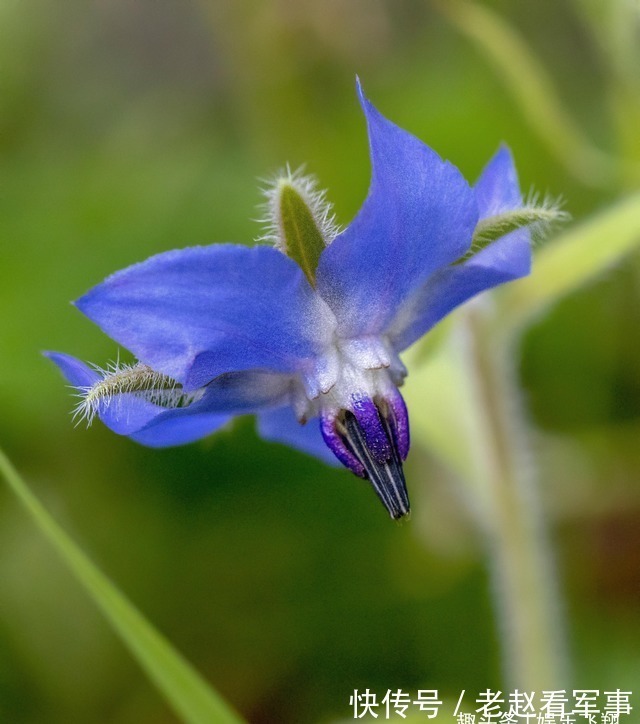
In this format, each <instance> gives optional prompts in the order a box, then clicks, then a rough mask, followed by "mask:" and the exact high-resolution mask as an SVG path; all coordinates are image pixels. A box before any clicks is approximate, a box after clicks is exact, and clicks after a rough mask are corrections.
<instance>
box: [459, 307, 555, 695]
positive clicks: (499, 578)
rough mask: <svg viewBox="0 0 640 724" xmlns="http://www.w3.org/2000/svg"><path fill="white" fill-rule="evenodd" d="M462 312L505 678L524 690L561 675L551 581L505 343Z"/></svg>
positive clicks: (478, 317)
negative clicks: (478, 417) (478, 420)
mask: <svg viewBox="0 0 640 724" xmlns="http://www.w3.org/2000/svg"><path fill="white" fill-rule="evenodd" d="M489 324H490V321H489V320H488V318H487V317H486V316H485V315H484V314H482V310H480V309H475V310H470V314H469V337H468V339H467V343H468V348H467V353H468V358H467V359H468V363H469V368H470V370H469V371H470V374H471V382H472V390H473V393H474V395H475V397H476V400H475V403H476V404H477V405H478V409H480V410H481V411H482V412H483V422H484V425H485V429H484V430H483V431H482V436H483V446H482V447H483V451H484V456H485V459H484V465H483V466H482V467H483V468H484V474H483V477H484V481H483V483H484V484H483V487H484V493H485V495H486V499H485V502H486V515H485V521H484V523H485V530H486V533H487V534H488V538H489V541H490V555H491V563H492V574H493V579H494V589H495V596H496V601H497V607H498V614H499V620H500V622H501V628H502V631H501V633H502V641H503V649H504V652H503V653H504V666H505V678H506V681H507V683H508V684H509V685H512V686H514V687H520V688H525V689H527V690H532V691H541V690H542V689H544V688H558V687H560V686H561V685H562V683H563V682H564V680H565V677H566V668H567V666H566V653H565V651H566V645H565V634H564V631H563V626H562V623H561V611H560V606H559V603H558V600H559V597H558V587H557V583H556V576H555V571H554V566H553V564H552V559H551V555H550V550H549V542H548V535H547V531H546V527H545V525H544V521H543V518H542V515H541V507H540V501H539V494H538V485H537V482H538V481H537V479H536V471H535V467H534V465H533V463H532V460H531V456H530V454H529V450H528V441H527V436H526V424H525V422H526V421H525V416H524V412H523V405H522V401H521V399H520V397H519V393H518V387H517V385H516V383H515V373H514V370H513V368H512V364H511V360H512V359H513V355H510V354H509V352H510V351H511V350H510V349H509V346H508V344H507V343H506V342H504V341H502V342H501V341H500V338H499V335H496V334H495V333H489V329H488V327H489Z"/></svg>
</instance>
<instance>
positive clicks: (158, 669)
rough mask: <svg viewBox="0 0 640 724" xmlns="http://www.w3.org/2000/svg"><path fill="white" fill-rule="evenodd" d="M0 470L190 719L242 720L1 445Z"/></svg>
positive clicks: (233, 723)
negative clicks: (80, 542)
mask: <svg viewBox="0 0 640 724" xmlns="http://www.w3.org/2000/svg"><path fill="white" fill-rule="evenodd" d="M0 474H1V475H2V476H3V477H4V478H5V480H6V481H7V483H8V484H9V487H10V488H11V490H12V491H13V492H14V493H15V495H16V497H17V498H18V499H19V500H20V502H21V503H22V505H23V506H24V508H25V509H26V510H27V512H28V513H29V515H30V516H31V518H32V519H33V521H34V522H35V523H36V525H37V526H38V528H39V530H40V531H41V533H42V534H43V535H44V536H45V538H46V539H47V540H48V541H49V543H51V545H52V546H53V547H54V548H55V549H56V551H57V552H58V554H59V555H60V557H61V558H62V560H63V561H64V562H65V563H66V565H67V566H68V567H69V569H70V570H71V572H72V573H73V575H74V576H75V578H76V579H77V580H78V581H79V583H80V584H81V585H82V586H83V587H84V589H85V590H86V591H87V593H88V594H89V595H90V597H91V598H92V599H93V601H94V602H95V603H96V605H97V606H98V607H99V608H100V609H101V610H102V612H103V614H104V615H105V617H106V618H107V620H108V621H109V623H110V624H111V627H112V628H113V630H114V631H115V632H116V633H117V634H118V635H119V636H120V638H121V640H122V642H123V643H124V645H125V646H126V647H127V649H128V650H129V651H130V652H131V654H132V655H133V656H134V658H135V659H136V660H137V661H138V663H139V664H140V666H141V667H142V669H143V670H144V671H145V673H146V674H147V675H148V676H149V678H150V679H151V681H152V682H153V683H154V684H155V686H156V687H157V688H158V690H159V691H160V693H161V694H162V695H163V696H164V697H165V698H166V700H167V701H168V703H169V704H170V706H171V707H172V708H173V710H174V711H175V712H176V713H177V714H178V716H179V717H180V718H181V719H182V720H183V721H185V722H189V724H239V723H240V722H242V719H241V718H240V717H239V716H238V715H237V714H236V713H235V712H234V711H233V710H232V709H231V708H230V707H229V705H228V704H226V703H225V702H224V701H223V700H222V698H221V697H220V696H219V695H218V694H217V693H216V692H215V691H213V689H212V688H211V687H210V686H209V685H208V684H207V683H206V681H205V680H204V679H203V678H202V677H201V676H200V674H198V672H197V671H196V670H195V669H194V668H193V667H192V666H191V664H189V663H188V662H187V661H186V659H184V657H183V656H182V655H181V654H180V653H178V652H177V651H176V650H175V649H174V648H173V647H172V646H171V644H170V643H169V642H168V641H167V639H165V638H164V636H162V634H160V633H159V632H158V631H156V629H154V628H153V626H152V625H151V624H150V623H149V622H148V621H147V620H146V619H145V618H144V616H143V615H142V614H141V613H140V612H139V611H138V610H137V609H136V608H135V607H134V606H133V605H132V604H131V602H130V601H129V600H128V599H127V598H126V596H124V594H123V593H121V592H120V590H119V589H118V588H117V587H116V586H115V585H114V584H113V583H112V582H111V581H110V580H109V579H108V578H107V576H105V575H104V573H102V571H100V570H99V569H98V568H97V567H96V566H95V565H94V564H93V563H92V562H91V560H90V559H89V558H88V556H87V555H86V554H85V553H84V552H83V551H82V550H81V549H80V548H79V547H78V546H77V545H76V544H75V543H74V542H73V540H72V539H71V538H70V537H69V536H68V535H67V534H66V533H65V531H64V530H63V529H62V528H61V527H60V526H59V525H58V523H57V522H56V521H55V520H54V519H53V518H52V517H51V516H50V515H49V513H48V512H47V511H46V509H45V508H44V506H43V505H42V504H41V503H40V501H39V500H38V499H37V498H36V497H35V495H34V494H33V493H32V492H31V490H30V489H29V487H28V486H27V484H26V483H25V482H24V481H23V480H22V478H21V477H20V475H19V474H18V472H17V471H16V469H15V468H14V467H13V465H12V464H11V462H10V461H9V459H8V458H7V457H6V455H5V454H4V453H3V452H2V451H1V450H0Z"/></svg>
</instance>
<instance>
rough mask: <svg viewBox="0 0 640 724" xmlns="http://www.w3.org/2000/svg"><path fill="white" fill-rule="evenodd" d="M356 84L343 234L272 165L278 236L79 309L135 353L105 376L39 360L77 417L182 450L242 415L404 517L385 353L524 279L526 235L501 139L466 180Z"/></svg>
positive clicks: (172, 267)
mask: <svg viewBox="0 0 640 724" xmlns="http://www.w3.org/2000/svg"><path fill="white" fill-rule="evenodd" d="M358 90H359V93H360V101H361V104H362V108H363V110H364V114H365V117H366V121H367V127H368V133H369V143H370V149H371V163H372V180H371V186H370V189H369V193H368V196H367V198H366V200H365V202H364V204H363V206H362V208H361V209H360V211H359V213H358V214H357V216H356V217H355V219H354V220H353V221H352V222H351V224H350V225H349V226H348V227H347V228H346V229H345V230H344V231H342V232H338V230H337V229H336V227H335V225H334V224H333V219H332V216H331V212H330V207H329V206H328V204H327V203H326V201H325V199H324V195H323V194H320V193H318V192H317V191H316V189H315V186H314V185H313V182H312V181H311V180H309V179H308V178H305V177H302V176H300V175H298V174H285V175H284V176H283V177H282V178H280V179H278V180H277V181H276V182H275V183H274V184H273V185H272V187H271V189H270V190H269V191H268V192H267V207H268V220H269V223H270V229H269V232H268V234H267V236H268V238H270V239H272V240H273V241H274V242H275V244H274V245H259V246H255V247H253V248H249V247H245V246H235V245H231V244H219V245H213V246H207V247H194V248H188V249H181V250H178V251H171V252H168V253H164V254H159V255H157V256H154V257H151V258H150V259H148V260H146V261H144V262H142V263H140V264H136V265H134V266H132V267H129V268H128V269H124V270H123V271H120V272H117V273H116V274H114V275H113V276H111V277H109V278H108V279H106V280H105V281H104V282H103V283H102V284H100V285H98V286H97V287H95V288H94V289H92V290H91V291H89V292H88V293H87V294H86V295H85V296H83V297H82V298H81V299H80V300H79V301H78V302H77V306H78V308H79V309H80V310H81V311H82V312H83V313H84V314H86V315H87V316H88V317H89V318H90V319H91V320H93V321H94V322H95V323H97V324H98V325H99V326H100V327H101V328H102V329H103V330H104V331H105V332H106V333H107V334H108V335H109V336H111V337H112V338H113V339H114V340H116V341H117V342H118V343H119V344H121V345H122V346H124V347H126V348H127V349H128V350H130V351H131V352H132V353H133V354H134V355H135V356H136V357H137V359H138V360H140V363H139V364H136V365H133V366H131V367H124V368H122V367H117V366H116V367H114V368H112V369H109V370H106V371H105V370H99V369H98V368H91V367H89V366H87V365H85V364H83V363H82V362H80V361H78V360H76V359H74V358H73V357H70V356H68V355H64V354H59V353H48V354H49V357H50V358H51V359H52V360H53V361H54V362H55V363H56V364H57V365H58V366H59V367H60V369H61V370H62V372H63V374H64V375H65V377H66V378H67V380H68V381H69V382H70V383H71V385H73V386H74V387H75V388H77V390H78V394H79V395H80V397H81V401H80V406H79V410H80V412H81V413H82V414H84V415H87V416H89V417H91V416H92V415H94V414H97V415H98V417H99V418H100V419H101V420H102V421H103V422H104V423H105V424H106V425H107V426H108V427H110V428H111V429H112V430H114V431H115V432H116V433H118V434H121V435H127V436H129V437H131V438H132V439H134V440H136V441H137V442H140V443H142V444H144V445H149V446H155V447H161V446H168V445H180V444H183V443H188V442H192V441H194V440H197V439H199V438H201V437H203V436H205V435H208V434H210V433H212V432H214V431H215V430H217V429H218V428H220V427H221V426H222V425H224V424H225V423H226V422H227V421H228V420H230V419H231V418H232V417H233V416H234V415H238V414H245V413H255V414H257V419H258V430H259V432H260V434H261V435H262V437H263V438H265V439H267V440H273V441H277V442H281V443H285V444H287V445H291V446H292V447H294V448H298V449H300V450H303V451H305V452H307V453H310V454H312V455H315V456H317V457H319V458H321V459H322V460H324V461H326V462H329V463H331V462H333V463H337V462H338V461H339V462H340V463H342V464H343V465H344V466H346V467H347V468H349V469H350V470H351V471H353V472H354V473H355V474H356V475H358V476H360V477H362V478H366V479H368V480H369V481H370V482H371V483H372V484H373V487H374V489H375V491H376V493H377V494H378V496H379V497H380V499H381V501H382V502H383V504H384V505H385V507H386V508H387V510H388V511H389V513H390V515H391V516H392V517H393V518H400V517H402V516H404V515H406V514H407V513H408V511H409V500H408V496H407V491H406V486H405V481H404V475H403V471H402V463H403V461H404V460H405V458H406V456H407V453H408V452H409V422H408V416H407V410H406V407H405V404H404V401H403V399H402V396H401V394H400V392H399V390H398V388H399V387H400V386H401V384H402V382H403V379H404V377H405V375H406V369H405V367H404V365H403V364H402V362H401V360H400V357H399V354H400V353H401V352H402V351H403V350H404V349H406V348H407V347H409V346H410V345H411V344H413V343H414V342H415V341H416V340H418V339H419V338H420V337H422V335H424V334H425V333H426V332H428V331H429V330H430V329H431V328H432V327H433V326H434V325H435V324H436V323H437V322H438V321H439V320H441V319H442V318H443V317H444V316H445V315H447V314H448V313H449V312H450V311H451V310H453V309H454V308H455V307H457V306H458V305H460V304H462V303H463V302H465V301H466V300H468V299H470V298H471V297H473V296H475V295H476V294H478V293H479V292H481V291H483V290H485V289H489V288H491V287H494V286H496V285H498V284H502V283H503V282H507V281H510V280H513V279H517V278H518V277H522V276H524V275H526V274H528V273H529V270H530V263H531V252H530V229H529V228H526V225H527V224H528V223H529V222H517V221H516V222H514V223H509V212H513V211H518V210H522V209H524V208H526V207H525V206H524V205H523V201H522V198H521V194H520V190H519V186H518V180H517V175H516V171H515V168H514V165H513V161H512V158H511V154H510V152H509V151H508V150H507V149H506V148H504V147H503V148H501V149H500V150H499V151H498V152H497V154H496V155H495V156H494V158H493V159H492V160H491V161H490V162H489V164H488V165H487V167H486V168H485V169H484V171H483V172H482V175H481V176H480V179H479V180H478V182H477V183H476V184H475V186H473V187H471V186H470V185H469V184H468V183H467V181H465V179H464V178H463V176H462V174H461V173H460V171H459V170H458V169H457V168H456V167H455V166H453V165H452V164H451V163H449V162H446V161H443V160H442V159H441V158H440V157H439V156H438V155H437V154H436V153H435V152H434V151H432V150H431V149H430V148H428V147H427V146H426V145H425V144H423V143H422V142H421V141H419V140H418V139H417V138H415V137H414V136H412V135H411V134H409V133H408V132H406V131H404V130H402V129H400V128H399V127H397V126H396V125H394V124H393V123H391V122H390V121H388V120H387V119H386V118H384V117H383V116H382V115H381V114H380V113H379V112H378V111H377V110H376V109H375V108H374V106H373V105H372V104H371V103H370V102H369V101H368V100H367V99H366V98H365V96H364V95H363V93H362V90H361V89H360V87H359V86H358ZM492 219H496V220H498V221H497V222H496V224H492V223H491V220H492ZM505 219H506V222H505ZM487 220H489V223H487ZM500 224H502V226H500ZM487 229H488V232H487ZM496 229H497V230H498V231H496ZM479 230H481V231H482V232H483V233H481V234H479ZM485 232H487V233H485ZM474 234H475V237H474ZM483 238H484V241H483ZM487 239H488V241H487ZM478 240H479V242H478ZM472 242H474V244H475V242H478V243H479V246H478V248H475V246H474V244H472Z"/></svg>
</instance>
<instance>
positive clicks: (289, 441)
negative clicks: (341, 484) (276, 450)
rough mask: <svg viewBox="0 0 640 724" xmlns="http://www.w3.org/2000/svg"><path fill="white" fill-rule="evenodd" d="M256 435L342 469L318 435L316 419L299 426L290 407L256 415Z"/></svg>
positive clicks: (318, 425) (318, 426) (318, 429)
mask: <svg viewBox="0 0 640 724" xmlns="http://www.w3.org/2000/svg"><path fill="white" fill-rule="evenodd" d="M258 433H259V434H260V436H261V437H262V438H263V439H264V440H269V441H271V442H280V443H283V444H284V445H289V447H293V448H295V449H296V450H301V451H302V452H305V453H307V454H308V455H313V456H314V457H316V458H318V459H319V460H322V462H324V463H327V465H332V466H334V467H342V466H341V464H340V462H339V461H338V458H336V456H335V455H334V454H333V453H332V452H331V450H329V448H328V447H327V445H326V443H325V441H324V440H323V438H322V435H321V434H320V422H319V420H318V418H313V419H312V420H309V421H308V422H307V423H306V425H301V424H300V423H299V422H298V420H297V419H296V416H295V415H294V413H293V410H292V409H291V408H290V407H279V408H278V409H276V410H268V411H266V412H261V413H260V414H259V415H258Z"/></svg>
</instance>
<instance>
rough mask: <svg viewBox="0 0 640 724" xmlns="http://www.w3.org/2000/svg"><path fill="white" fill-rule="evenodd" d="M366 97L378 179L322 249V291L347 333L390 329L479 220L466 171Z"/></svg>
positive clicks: (460, 250) (463, 246) (464, 245)
mask: <svg viewBox="0 0 640 724" xmlns="http://www.w3.org/2000/svg"><path fill="white" fill-rule="evenodd" d="M358 90H359V93H360V100H361V103H362V108H363V110H364V113H365V116H366V119H367V125H368V130H369V143H370V147H371V164H372V179H371V186H370V189H369V194H368V196H367V199H366V201H365V202H364V205H363V206H362V208H361V210H360V212H359V213H358V215H357V216H356V218H355V219H354V220H353V222H352V223H351V225H350V226H349V227H348V228H347V229H346V230H345V231H344V232H343V233H342V234H340V235H339V236H338V237H337V238H336V239H335V240H334V241H333V243H332V244H331V245H330V246H329V247H328V248H327V249H326V250H325V251H324V252H323V253H322V256H321V258H320V264H319V266H318V270H317V280H318V290H319V292H320V294H321V295H322V296H323V297H324V298H325V299H326V300H327V303H328V304H330V306H331V307H332V309H333V310H334V312H336V316H337V317H338V320H339V333H340V334H341V335H343V336H346V337H353V336H359V335H363V334H379V333H381V332H384V331H385V330H386V329H387V327H388V326H389V324H390V323H391V321H392V320H393V319H394V317H395V316H396V314H397V313H398V311H399V309H400V308H401V306H402V305H403V304H404V303H405V302H406V301H407V299H408V298H409V297H410V296H411V294H412V293H413V292H414V291H415V290H416V288H419V287H420V286H421V285H422V284H423V283H424V281H425V280H426V279H427V278H428V277H429V276H430V275H431V274H433V273H434V272H435V271H437V270H438V269H440V268H442V267H443V266H446V265H447V264H450V263H451V262H453V261H455V260H456V259H459V258H460V257H461V256H463V255H464V253H465V252H466V251H467V249H468V247H469V244H470V243H471V237H472V234H473V229H474V227H475V225H476V222H477V219H478V210H477V205H476V199H475V195H474V193H473V191H472V190H471V188H470V187H469V185H468V183H467V182H466V181H465V179H464V178H463V177H462V175H461V174H460V172H459V171H458V169H456V168H455V167H454V166H452V165H451V164H450V163H448V162H445V161H443V160H442V159H441V158H440V157H439V156H438V155H437V154H436V153H435V152H434V151H432V150H431V149H430V148H428V147H427V146H426V145H425V144H423V143H422V142H421V141H419V140H418V139H417V138H415V137H414V136H412V135H411V134H410V133H407V132H406V131H403V130H402V129H400V128H398V127H397V126H396V125H394V124H393V123H391V122H390V121H388V120H387V119H386V118H384V117H383V116H382V115H381V114H380V113H379V112H378V111H377V110H376V109H375V108H374V107H373V105H372V104H371V103H370V102H369V101H368V100H367V99H366V98H365V97H364V95H363V93H362V90H361V88H360V87H359V86H358Z"/></svg>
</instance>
